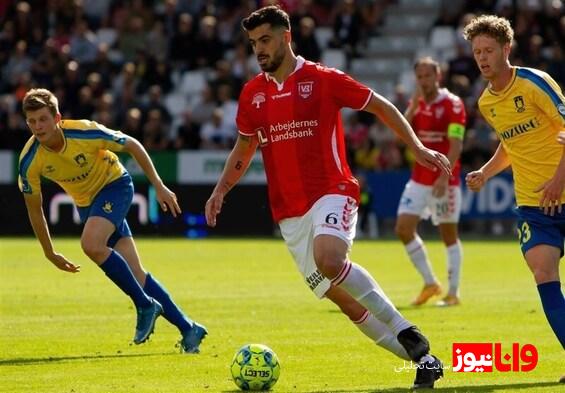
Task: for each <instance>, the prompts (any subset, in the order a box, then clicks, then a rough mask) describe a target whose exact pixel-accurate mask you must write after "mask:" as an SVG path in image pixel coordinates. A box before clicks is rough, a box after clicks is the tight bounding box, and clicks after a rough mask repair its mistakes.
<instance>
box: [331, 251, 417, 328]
mask: <svg viewBox="0 0 565 393" xmlns="http://www.w3.org/2000/svg"><path fill="white" fill-rule="evenodd" d="M332 283H333V284H334V285H335V286H339V287H340V288H343V289H344V290H345V291H346V292H347V293H349V294H350V295H351V296H352V297H353V298H354V299H355V300H357V301H358V302H359V303H360V304H361V305H362V306H363V307H365V308H366V309H367V310H369V312H370V313H371V314H373V315H374V316H375V318H377V319H378V320H379V321H381V322H384V323H385V324H387V326H388V327H389V328H390V330H392V332H393V334H394V335H395V336H397V335H398V333H399V332H401V331H402V330H404V329H407V328H409V327H410V326H413V324H411V323H410V322H408V321H407V320H406V319H404V317H403V316H402V315H401V314H400V313H399V312H398V310H397V309H396V307H394V305H393V304H392V302H391V301H390V299H389V298H388V297H387V296H386V295H385V294H384V292H383V290H382V289H381V287H380V286H379V284H377V282H376V281H375V280H374V279H373V277H371V275H370V274H369V272H368V271H366V270H365V269H363V268H362V267H361V266H359V265H357V264H356V263H353V262H351V261H347V262H346V263H345V264H344V266H343V269H341V271H340V272H339V274H338V275H337V276H336V277H335V278H334V279H332Z"/></svg>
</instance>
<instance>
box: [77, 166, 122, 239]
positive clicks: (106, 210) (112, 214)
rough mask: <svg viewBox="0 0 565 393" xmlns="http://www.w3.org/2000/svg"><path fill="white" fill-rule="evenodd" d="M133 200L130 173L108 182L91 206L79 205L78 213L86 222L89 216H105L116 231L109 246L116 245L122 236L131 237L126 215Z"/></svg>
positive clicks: (83, 221)
mask: <svg viewBox="0 0 565 393" xmlns="http://www.w3.org/2000/svg"><path fill="white" fill-rule="evenodd" d="M132 200H133V182H132V180H131V176H130V175H129V173H127V172H126V173H124V174H123V175H122V176H121V177H120V178H118V179H116V180H114V181H113V182H111V183H109V184H106V186H104V188H102V189H101V190H100V192H98V194H96V196H95V197H94V200H93V201H92V203H91V204H90V205H89V206H85V207H79V208H78V214H79V216H80V220H81V221H82V223H83V224H84V223H85V222H86V220H88V218H89V217H104V218H105V219H107V220H109V221H111V222H112V224H114V226H115V227H116V230H115V232H114V233H113V234H112V236H110V239H109V240H108V246H109V247H114V246H115V245H116V243H117V242H118V240H120V239H121V238H122V237H131V230H130V229H129V225H128V222H127V221H126V215H127V214H128V210H129V208H130V206H131V201H132Z"/></svg>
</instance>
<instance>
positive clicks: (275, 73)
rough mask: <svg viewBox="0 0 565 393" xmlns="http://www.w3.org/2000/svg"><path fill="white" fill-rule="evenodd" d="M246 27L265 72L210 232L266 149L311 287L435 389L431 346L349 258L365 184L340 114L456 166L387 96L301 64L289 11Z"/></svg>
mask: <svg viewBox="0 0 565 393" xmlns="http://www.w3.org/2000/svg"><path fill="white" fill-rule="evenodd" d="M242 25H243V28H244V29H245V30H246V31H247V33H248V37H249V42H250V44H251V46H252V48H253V52H254V53H255V55H256V57H257V61H258V62H259V66H260V67H261V69H262V70H263V72H262V73H260V74H259V75H257V76H256V77H255V78H254V79H252V80H250V81H249V82H248V83H247V84H246V85H245V87H244V88H243V91H242V93H241V95H240V97H239V108H238V114H237V125H238V128H239V136H238V139H237V142H236V144H235V146H234V148H233V150H232V152H231V153H230V155H229V157H228V160H227V162H226V166H225V168H224V171H223V173H222V175H221V177H220V179H219V181H218V183H217V185H216V187H215V188H214V191H213V192H212V195H211V196H210V198H209V199H208V201H207V202H206V220H207V222H208V225H210V226H214V225H216V217H217V215H218V214H219V213H220V210H221V208H222V204H223V201H224V197H225V195H226V194H227V193H228V192H229V191H230V190H231V189H232V188H233V186H234V185H235V184H236V183H237V181H238V180H239V179H240V178H241V176H243V174H244V173H245V171H246V169H247V167H248V166H249V163H250V161H251V159H252V158H253V155H254V154H255V151H256V149H257V147H259V146H260V147H261V152H262V155H263V162H264V165H265V172H266V175H267V182H268V188H269V199H270V204H271V210H272V213H273V217H274V219H275V221H276V222H277V223H278V224H279V226H280V229H281V233H282V235H283V237H284V239H285V242H286V244H287V247H288V249H289V251H290V253H291V254H292V256H293V258H294V260H295V262H296V264H297V267H298V269H299V270H300V272H301V274H302V275H303V277H304V280H305V281H306V283H307V284H308V286H309V287H310V289H311V290H312V291H313V292H314V294H316V295H317V296H318V297H320V298H322V297H327V298H328V299H330V300H331V301H333V302H334V303H335V304H337V306H338V307H339V308H340V309H341V311H342V312H343V313H344V314H346V315H347V316H348V317H349V318H350V319H351V321H352V322H353V323H354V324H355V325H356V326H357V327H358V328H359V329H360V330H361V331H362V332H363V333H364V334H366V335H367V336H368V337H370V338H371V339H372V340H373V341H374V342H376V343H377V344H378V345H380V346H382V347H384V348H385V349H387V350H389V351H391V352H392V353H394V354H396V355H397V356H399V357H401V358H403V359H406V360H412V361H414V362H416V363H417V364H418V365H419V367H418V368H417V372H416V380H415V382H414V387H415V388H423V387H433V385H434V382H435V380H437V379H438V378H440V377H441V376H442V375H443V371H442V364H441V362H440V361H439V359H437V358H436V357H435V356H432V355H430V354H429V343H428V340H427V339H426V338H425V337H424V336H423V335H422V334H421V333H420V332H419V330H418V329H417V328H416V327H415V326H414V325H413V324H412V323H410V322H408V321H407V320H406V319H404V317H403V316H402V315H401V314H400V313H399V312H398V310H397V309H396V308H395V307H394V305H393V304H392V302H391V301H390V300H389V299H388V297H387V296H386V295H385V294H384V293H383V291H382V289H381V288H380V286H379V285H378V284H377V282H376V281H375V280H374V279H373V277H371V275H370V274H369V272H367V271H366V270H365V269H363V268H362V267H361V266H359V265H357V264H356V263H353V262H351V261H350V260H349V258H348V252H349V249H350V247H351V245H352V243H353V238H354V236H355V224H356V220H357V206H358V203H359V185H358V183H357V181H356V180H355V178H354V177H353V176H352V174H351V171H350V169H349V167H348V165H347V161H346V156H345V142H344V135H343V128H342V122H341V115H340V109H341V108H343V107H350V108H353V109H358V110H366V111H368V112H371V113H374V114H375V115H377V116H378V117H379V118H380V119H381V120H382V121H383V122H384V123H385V124H386V125H387V126H389V127H390V128H392V129H393V130H394V131H395V132H396V133H397V134H398V135H399V136H400V137H401V138H402V139H403V140H404V142H406V144H407V145H408V147H409V148H410V149H411V150H412V151H413V153H414V155H415V157H416V159H417V161H418V162H420V163H421V164H422V165H424V166H426V167H429V168H437V169H438V170H439V171H441V172H445V173H446V174H449V173H450V165H449V161H448V160H447V158H446V157H445V156H444V155H443V154H441V153H438V152H436V151H433V150H430V149H428V148H426V147H424V145H423V144H422V143H421V142H420V141H419V140H418V139H417V138H416V136H415V134H414V132H413V131H412V129H411V128H410V125H409V124H408V122H407V121H406V120H405V119H404V117H403V116H402V114H401V113H400V112H399V111H398V110H397V109H396V108H395V107H394V106H393V105H392V104H391V103H390V102H389V101H387V100H386V99H385V98H383V97H381V96H380V95H378V94H376V93H375V92H373V91H371V90H370V89H369V88H368V87H366V86H364V85H362V84H360V83H358V82H357V81H355V80H353V79H352V78H351V77H349V76H348V75H346V74H344V73H343V72H340V71H338V70H335V69H330V68H326V67H324V66H322V65H319V64H314V63H312V62H309V61H306V60H304V59H303V58H302V57H300V56H298V57H297V56H295V54H294V53H293V51H292V49H291V33H290V23H289V18H288V15H287V14H286V13H285V12H284V11H283V10H281V9H280V8H278V7H276V6H268V7H264V8H261V9H259V10H257V11H255V12H253V13H252V14H251V15H249V17H247V18H246V19H244V20H243V22H242Z"/></svg>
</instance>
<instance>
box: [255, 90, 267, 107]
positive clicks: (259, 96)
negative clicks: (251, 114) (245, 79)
mask: <svg viewBox="0 0 565 393" xmlns="http://www.w3.org/2000/svg"><path fill="white" fill-rule="evenodd" d="M265 101H266V99H265V93H263V92H261V93H257V94H255V95H254V96H253V99H252V100H251V105H255V109H259V107H260V106H261V104H262V103H264V102H265Z"/></svg>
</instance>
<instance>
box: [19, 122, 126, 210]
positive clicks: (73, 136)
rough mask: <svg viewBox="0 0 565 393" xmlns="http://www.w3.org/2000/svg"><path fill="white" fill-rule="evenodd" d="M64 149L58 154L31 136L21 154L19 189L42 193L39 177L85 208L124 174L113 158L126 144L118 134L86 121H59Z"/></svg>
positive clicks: (27, 192)
mask: <svg viewBox="0 0 565 393" xmlns="http://www.w3.org/2000/svg"><path fill="white" fill-rule="evenodd" d="M59 127H60V128H61V129H62V131H63V138H64V146H63V148H62V149H61V151H59V152H55V151H52V150H50V149H48V148H46V147H45V146H42V145H41V144H40V143H39V142H38V141H37V140H36V139H35V137H34V136H32V137H31V138H30V139H29V140H28V142H27V143H26V145H25V146H24V149H23V150H22V152H21V154H20V164H19V178H18V185H19V187H20V190H21V191H22V192H23V193H25V194H38V193H40V192H41V183H40V177H42V176H43V177H45V178H47V179H49V180H52V181H54V182H55V183H57V184H58V185H59V186H61V187H62V188H63V190H65V192H66V193H67V194H69V195H70V196H71V197H72V198H73V200H74V201H75V203H76V205H77V206H88V205H90V204H91V202H92V200H93V198H94V197H95V196H96V194H98V192H99V191H100V190H101V189H102V188H103V187H104V186H105V185H106V184H108V183H110V182H112V181H114V180H116V179H118V178H119V177H120V176H121V175H122V174H123V173H124V172H125V168H124V167H123V166H122V164H121V163H120V161H119V160H118V157H117V156H116V154H114V153H113V151H121V150H123V148H124V144H125V142H126V136H125V135H124V134H122V133H121V132H119V131H114V130H111V129H109V128H106V127H104V126H103V125H101V124H98V123H96V122H94V121H89V120H62V121H61V122H59Z"/></svg>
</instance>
